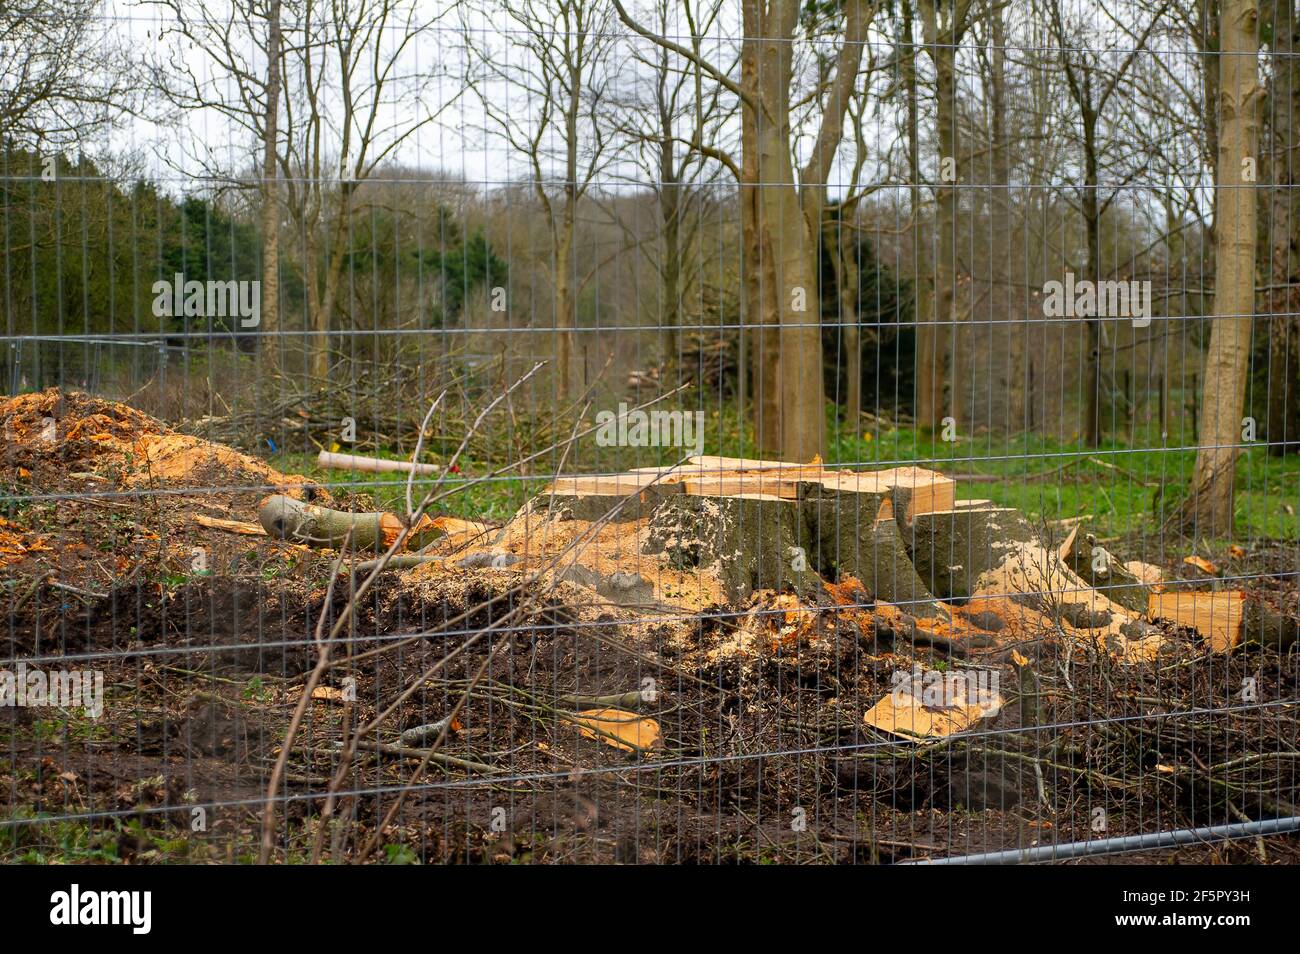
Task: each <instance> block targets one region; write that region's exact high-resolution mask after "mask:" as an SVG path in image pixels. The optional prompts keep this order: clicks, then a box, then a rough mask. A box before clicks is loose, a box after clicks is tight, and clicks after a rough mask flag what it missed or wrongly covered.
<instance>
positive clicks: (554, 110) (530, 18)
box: [471, 0, 611, 400]
mask: <svg viewBox="0 0 1300 954" xmlns="http://www.w3.org/2000/svg"><path fill="white" fill-rule="evenodd" d="M492 9H493V10H496V11H499V12H500V13H501V14H502V15H503V16H504V17H505V20H506V29H505V30H504V31H503V32H502V33H501V35H500V38H499V39H500V44H501V49H499V50H493V49H489V48H487V47H480V48H479V49H477V50H475V51H474V52H475V54H476V56H477V61H476V62H477V69H476V70H475V74H476V75H475V77H474V78H473V79H472V80H471V86H472V89H473V90H474V92H475V94H476V95H477V96H478V98H479V100H480V101H481V102H482V104H483V109H484V113H485V115H486V116H487V117H488V119H489V121H490V122H491V123H492V124H493V126H494V127H495V128H496V130H497V131H498V132H499V133H500V134H501V135H503V136H504V137H505V139H506V141H507V142H508V143H509V145H510V147H511V148H513V149H515V150H516V151H518V152H520V153H522V154H523V155H524V156H525V158H526V159H527V162H528V164H529V171H530V177H531V180H532V186H533V191H534V194H535V196H536V198H537V201H538V203H539V204H540V206H541V208H542V212H543V216H544V217H545V220H546V225H547V228H548V230H549V232H550V237H551V256H552V259H551V267H550V269H549V275H550V277H551V281H552V292H553V298H552V301H553V315H554V326H555V382H556V392H557V395H558V396H559V398H560V399H561V400H567V399H569V398H571V397H573V396H574V395H576V394H577V393H578V392H579V391H580V390H581V387H582V384H583V380H582V374H581V369H580V368H579V367H578V366H577V364H576V356H577V351H578V348H577V336H576V334H575V331H574V329H575V328H576V327H577V322H578V298H579V296H580V295H581V293H582V290H583V288H584V287H585V286H586V284H587V282H588V281H589V280H590V279H591V277H592V276H593V275H594V274H595V272H596V269H595V268H593V267H590V263H585V262H579V261H578V259H577V257H576V254H575V252H576V249H575V244H576V239H577V226H578V209H579V206H580V204H581V203H582V202H583V200H584V199H585V198H586V197H587V195H588V193H589V192H590V191H591V190H592V186H593V184H594V183H595V182H596V180H597V178H598V177H599V176H600V174H601V173H602V172H603V171H604V170H605V168H606V167H607V165H608V163H609V154H608V146H609V138H608V131H607V130H606V128H605V124H604V123H603V122H602V120H601V112H602V108H603V105H602V104H603V102H604V96H605V92H606V91H605V82H604V80H605V78H606V77H605V75H604V73H605V70H606V69H607V66H608V56H609V53H610V39H611V38H610V33H609V31H608V29H607V26H608V22H609V16H610V15H609V11H608V8H607V7H606V5H605V3H604V0H501V2H500V3H495V4H493V6H492Z"/></svg>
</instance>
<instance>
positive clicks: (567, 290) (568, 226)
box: [555, 186, 577, 403]
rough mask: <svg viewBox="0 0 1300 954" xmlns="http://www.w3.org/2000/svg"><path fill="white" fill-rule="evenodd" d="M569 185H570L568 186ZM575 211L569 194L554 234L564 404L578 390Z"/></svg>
mask: <svg viewBox="0 0 1300 954" xmlns="http://www.w3.org/2000/svg"><path fill="white" fill-rule="evenodd" d="M566 188H567V186H566ZM575 221H576V219H575V213H574V210H573V207H572V205H571V203H570V201H569V199H568V198H567V197H566V198H565V200H564V207H563V209H562V210H561V212H560V225H559V228H558V229H557V231H556V234H555V328H556V332H555V384H556V391H557V395H558V397H559V400H560V401H561V403H568V402H569V401H570V400H572V399H573V397H574V395H575V394H576V393H577V392H576V388H575V376H574V363H573V357H574V350H575V349H574V337H575V335H574V331H573V329H574V327H575V324H574V302H573V279H572V272H573V239H574V231H575Z"/></svg>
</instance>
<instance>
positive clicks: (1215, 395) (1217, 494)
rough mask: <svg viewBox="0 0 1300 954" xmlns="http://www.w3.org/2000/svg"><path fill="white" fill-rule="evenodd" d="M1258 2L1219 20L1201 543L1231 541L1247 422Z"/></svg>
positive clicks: (1191, 501) (1192, 502) (1187, 514)
mask: <svg viewBox="0 0 1300 954" xmlns="http://www.w3.org/2000/svg"><path fill="white" fill-rule="evenodd" d="M1257 20H1258V9H1257V6H1256V2H1255V0H1225V2H1224V4H1223V12H1222V17H1221V20H1220V38H1221V42H1222V51H1221V55H1220V57H1219V62H1220V67H1219V70H1220V72H1219V76H1220V83H1219V161H1218V169H1217V173H1216V182H1217V183H1218V188H1216V190H1215V193H1216V196H1215V199H1216V201H1215V208H1216V213H1215V229H1214V232H1215V236H1214V237H1215V283H1214V313H1215V316H1216V317H1215V318H1214V323H1213V326H1212V328H1211V331H1210V349H1209V353H1208V354H1207V355H1206V357H1205V374H1204V384H1203V388H1204V390H1203V392H1202V405H1203V408H1204V423H1203V425H1202V427H1201V435H1202V437H1201V447H1200V450H1198V451H1197V454H1196V468H1195V470H1194V471H1193V474H1192V485H1191V488H1190V494H1189V496H1188V498H1187V501H1186V503H1185V504H1184V507H1183V510H1182V522H1183V524H1184V526H1185V527H1186V528H1187V529H1189V530H1191V531H1193V532H1194V533H1196V535H1197V536H1209V537H1217V536H1228V535H1230V534H1231V533H1232V523H1233V493H1234V489H1235V476H1236V474H1235V471H1236V466H1235V465H1236V460H1237V453H1238V448H1237V446H1236V445H1237V444H1238V443H1240V441H1241V428H1242V424H1241V414H1242V408H1243V405H1244V401H1245V393H1246V376H1247V370H1248V368H1249V363H1250V341H1251V323H1252V318H1251V315H1252V313H1253V311H1254V307H1255V245H1256V241H1257V236H1256V231H1255V230H1256V221H1257V217H1256V204H1255V193H1254V190H1253V189H1252V188H1251V185H1250V183H1248V182H1246V181H1245V180H1244V179H1243V176H1242V168H1243V160H1245V159H1247V158H1253V157H1255V156H1256V150H1257V148H1258V132H1259V103H1260V99H1261V97H1262V95H1263V94H1262V90H1261V89H1260V86H1259V79H1258V75H1257V71H1256V65H1255V59H1256V57H1257V55H1258V52H1259V34H1258V31H1257Z"/></svg>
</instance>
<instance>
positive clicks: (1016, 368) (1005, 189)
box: [988, 2, 1027, 432]
mask: <svg viewBox="0 0 1300 954" xmlns="http://www.w3.org/2000/svg"><path fill="white" fill-rule="evenodd" d="M1005 15H1006V13H1005V10H1004V9H1003V8H1002V7H1001V6H999V5H998V4H997V3H996V2H995V3H993V4H992V5H991V9H990V10H989V12H988V16H989V40H990V46H991V49H990V50H989V118H990V123H989V125H990V128H989V139H990V143H989V147H990V150H991V152H992V155H991V157H990V160H989V165H990V171H991V172H992V180H993V201H992V209H991V210H990V215H991V220H992V227H993V278H994V280H995V281H996V282H997V283H998V288H997V293H996V294H995V295H994V296H993V301H995V302H1000V303H1003V306H1004V307H1006V309H1007V310H1006V311H1005V312H1004V313H1003V315H1002V316H1001V317H1002V318H1003V319H1004V320H1006V319H1008V318H1009V317H1010V314H1011V308H1010V307H1009V306H1010V304H1011V295H1010V294H1009V293H1008V283H1009V282H1010V280H1011V249H1012V247H1013V242H1012V238H1011V236H1012V228H1011V190H1010V185H1011V143H1010V141H1009V140H1008V136H1007V120H1008V117H1007V108H1008V107H1007V51H1006V47H1007V31H1006V21H1005V20H1004V19H1003V18H1004V17H1005ZM1026 331H1027V329H1026V328H1025V327H1024V326H1023V325H1020V324H1008V325H1007V425H1008V429H1009V430H1011V431H1013V432H1014V431H1018V430H1020V429H1021V428H1022V427H1023V426H1024V417H1025V387H1024V375H1025V335H1026Z"/></svg>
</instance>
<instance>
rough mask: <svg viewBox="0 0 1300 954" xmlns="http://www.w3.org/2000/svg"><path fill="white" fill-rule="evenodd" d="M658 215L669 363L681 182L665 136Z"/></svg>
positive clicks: (676, 308) (677, 288)
mask: <svg viewBox="0 0 1300 954" xmlns="http://www.w3.org/2000/svg"><path fill="white" fill-rule="evenodd" d="M661 122H662V123H663V124H664V128H666V129H668V130H671V129H672V118H671V117H663V118H662V119H661ZM659 182H660V186H659V214H660V216H661V217H662V219H663V228H664V260H663V276H662V286H661V289H660V294H661V296H662V298H663V302H662V306H661V307H662V309H663V323H664V333H665V340H664V349H665V351H666V352H667V359H668V361H669V362H670V363H675V362H676V361H677V352H678V349H679V338H680V325H681V320H682V319H681V294H682V292H681V271H682V263H681V254H682V253H681V214H682V212H681V206H682V193H681V184H680V183H679V182H678V181H677V166H676V162H675V161H674V149H673V141H672V140H671V139H669V138H668V137H667V136H665V137H664V139H663V142H662V143H661V144H660V158H659Z"/></svg>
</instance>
